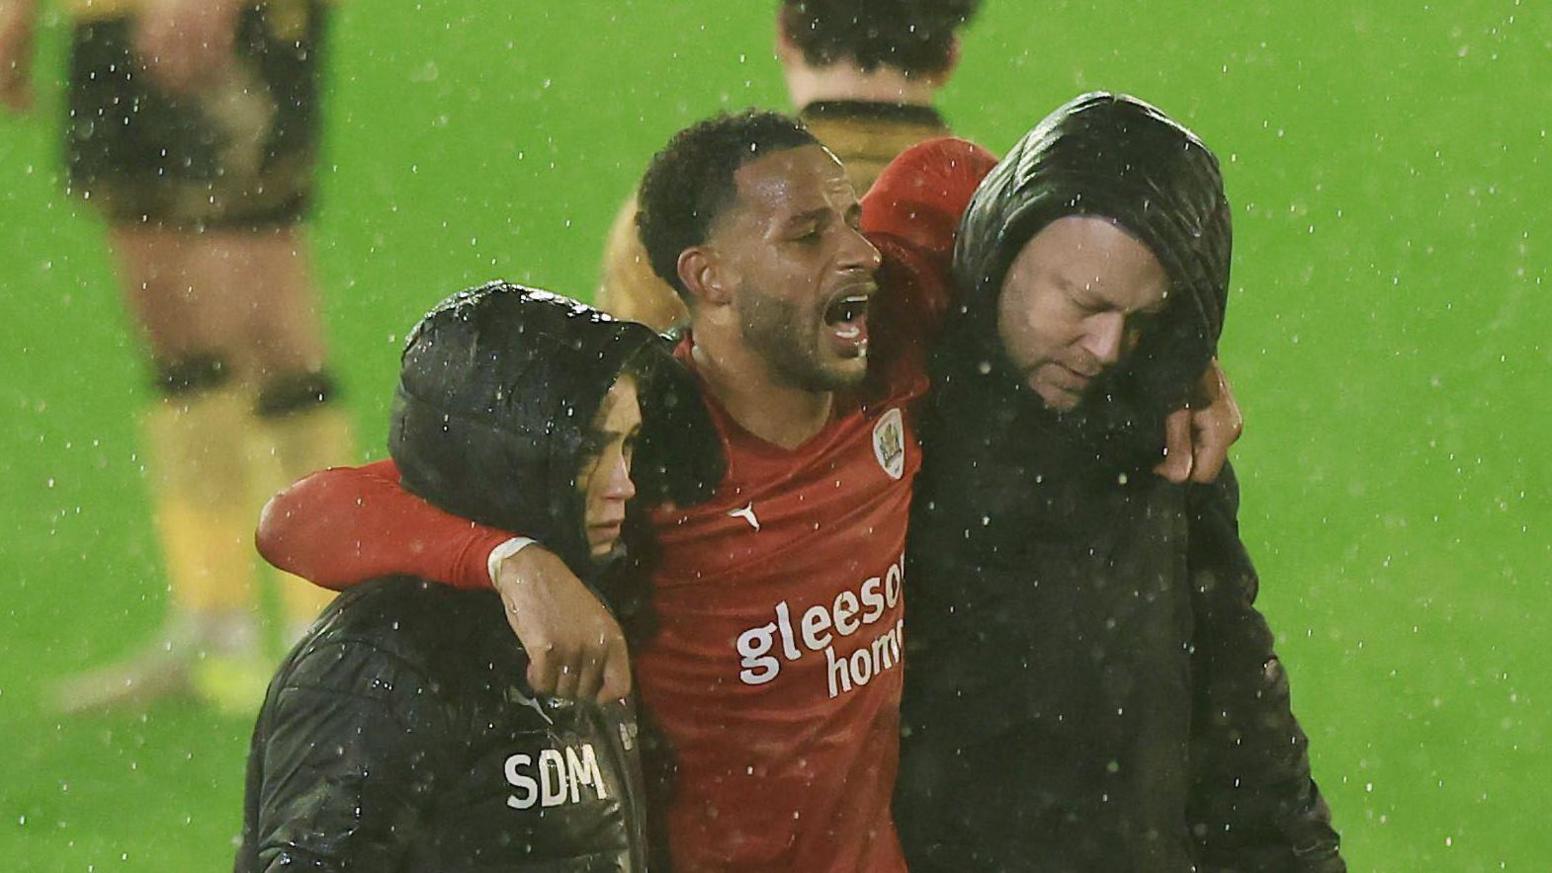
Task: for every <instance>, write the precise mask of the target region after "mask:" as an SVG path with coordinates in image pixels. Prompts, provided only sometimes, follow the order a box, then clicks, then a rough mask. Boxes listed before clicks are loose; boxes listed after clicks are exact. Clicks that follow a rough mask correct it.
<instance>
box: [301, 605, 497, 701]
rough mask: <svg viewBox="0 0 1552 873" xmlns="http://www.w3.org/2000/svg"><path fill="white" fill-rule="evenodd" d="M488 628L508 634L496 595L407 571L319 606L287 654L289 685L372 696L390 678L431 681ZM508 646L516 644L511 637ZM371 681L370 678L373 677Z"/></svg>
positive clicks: (388, 685)
mask: <svg viewBox="0 0 1552 873" xmlns="http://www.w3.org/2000/svg"><path fill="white" fill-rule="evenodd" d="M492 627H499V629H500V630H501V631H503V632H505V633H507V635H508V636H509V637H510V636H511V634H510V631H507V630H506V622H505V618H504V614H503V612H502V605H501V598H500V597H499V596H498V595H497V594H496V593H495V592H492V591H463V590H459V589H455V588H450V587H448V586H445V585H439V584H435V583H432V582H427V581H425V580H422V579H417V578H414V577H409V576H394V577H386V578H382V579H375V580H372V581H370V582H366V583H363V584H362V585H359V586H356V587H355V588H352V589H351V590H349V591H347V592H345V593H344V594H342V595H340V597H339V598H338V599H337V600H336V601H335V602H334V603H333V604H332V605H330V607H329V608H328V609H327V610H325V612H324V614H323V615H322V616H320V617H319V619H318V621H317V622H316V623H315V624H314V625H313V627H312V629H311V630H310V631H309V632H308V634H307V636H306V637H304V638H303V640H302V641H301V642H300V643H298V645H297V648H296V649H295V650H294V651H293V652H292V655H291V657H290V659H289V665H288V669H287V670H285V673H287V674H288V676H287V679H288V682H289V683H290V684H305V685H314V686H339V685H340V684H341V683H345V684H347V685H350V686H352V690H353V693H355V692H359V693H365V694H367V695H368V696H376V695H377V693H378V692H386V691H389V690H391V689H392V688H393V687H394V685H395V684H396V683H394V682H388V681H387V680H386V678H385V677H387V676H390V675H392V676H398V677H400V679H401V680H405V681H407V680H410V679H412V678H413V679H414V680H415V682H416V684H421V683H425V684H435V683H436V682H437V679H438V677H439V676H440V675H441V674H443V673H446V672H448V662H449V660H454V661H456V660H458V659H460V658H461V657H462V656H465V655H467V654H468V653H469V651H470V649H471V647H472V646H474V645H476V644H477V639H478V638H479V637H480V636H481V635H482V633H481V632H482V631H488V630H490V629H491V628H492ZM510 644H511V647H512V648H513V649H515V650H517V649H520V644H519V643H518V642H517V640H516V639H515V638H512V639H511V643H510ZM374 679H375V681H374Z"/></svg>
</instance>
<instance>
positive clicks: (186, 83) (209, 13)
mask: <svg viewBox="0 0 1552 873" xmlns="http://www.w3.org/2000/svg"><path fill="white" fill-rule="evenodd" d="M244 8H245V4H244V3H243V2H240V0H150V2H147V3H145V4H143V6H142V8H141V10H140V12H139V13H138V14H137V15H136V16H135V34H134V42H135V53H136V55H137V56H138V57H139V59H140V63H141V64H142V65H143V66H144V67H145V71H146V74H147V75H149V76H150V77H151V80H152V81H153V82H155V83H156V85H157V86H158V87H160V88H162V89H163V90H165V91H167V92H169V93H171V94H190V93H193V92H194V91H197V90H199V88H200V87H201V86H204V85H207V84H209V83H210V82H211V81H212V80H213V79H216V78H218V77H219V75H220V74H221V73H222V72H224V71H225V70H226V69H227V68H228V67H230V66H231V63H232V58H233V56H234V55H233V50H234V49H233V47H234V46H235V44H236V41H237V20H238V18H239V17H241V15H242V13H243V9H244Z"/></svg>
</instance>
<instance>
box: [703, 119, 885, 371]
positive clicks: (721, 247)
mask: <svg viewBox="0 0 1552 873" xmlns="http://www.w3.org/2000/svg"><path fill="white" fill-rule="evenodd" d="M733 178H734V182H735V184H736V185H737V190H738V194H737V199H736V201H735V203H734V204H733V205H732V206H731V207H729V208H728V209H726V210H725V211H724V212H723V213H722V215H721V216H719V217H718V219H717V221H716V223H715V224H714V225H713V227H712V231H711V234H710V238H709V239H708V240H707V243H708V245H709V247H710V248H711V249H713V250H714V251H715V252H716V254H717V258H718V261H719V264H720V266H721V267H722V268H723V269H725V270H727V271H728V273H727V275H728V276H729V279H730V285H731V288H732V294H733V299H732V305H733V308H734V312H735V314H736V316H737V317H738V319H739V323H740V328H741V330H742V335H743V339H744V341H745V342H747V343H748V344H749V346H750V347H751V348H752V349H753V350H754V351H755V352H756V353H757V354H758V355H759V356H760V357H761V358H762V359H763V360H764V361H765V362H766V364H767V365H768V366H769V368H770V371H771V373H772V375H773V376H775V377H776V378H777V379H779V380H780V381H781V382H782V383H784V384H786V385H789V386H791V387H795V388H801V389H803V390H808V391H831V390H836V389H840V388H845V387H849V386H853V385H856V384H857V383H858V382H860V381H861V380H862V378H863V377H864V376H865V375H866V372H867V353H868V321H867V309H868V299H869V298H870V297H871V296H872V295H873V293H874V291H876V290H877V285H876V284H875V283H874V273H875V272H876V271H877V270H878V265H879V254H878V250H877V249H875V248H873V246H872V244H871V243H869V242H868V241H867V240H866V239H865V238H864V237H863V236H862V234H861V232H860V231H858V229H857V224H858V220H859V219H860V217H861V212H862V209H861V206H860V205H859V204H858V203H857V195H856V193H855V192H854V191H853V190H852V187H851V183H850V182H849V181H847V179H846V173H845V172H844V171H843V170H842V168H841V164H840V162H839V161H837V160H836V159H835V156H834V155H832V154H830V152H829V151H827V150H825V149H824V148H823V147H822V146H818V145H813V146H802V147H799V148H792V149H785V150H783V151H779V152H775V153H773V154H769V155H764V156H762V157H759V158H756V159H754V160H752V161H750V162H749V163H747V164H745V165H744V166H742V167H740V168H739V169H738V171H737V172H736V173H735V174H734V177H733Z"/></svg>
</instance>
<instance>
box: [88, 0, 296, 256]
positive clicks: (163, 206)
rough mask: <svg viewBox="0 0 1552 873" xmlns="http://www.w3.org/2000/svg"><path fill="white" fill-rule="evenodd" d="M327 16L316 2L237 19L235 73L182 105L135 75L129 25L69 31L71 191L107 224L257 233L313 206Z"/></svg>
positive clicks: (124, 21) (273, 2) (118, 21)
mask: <svg viewBox="0 0 1552 873" xmlns="http://www.w3.org/2000/svg"><path fill="white" fill-rule="evenodd" d="M325 19H326V16H325V14H324V10H323V7H322V4H320V3H319V2H317V0H270V2H268V3H265V4H263V5H261V6H255V8H253V9H250V10H248V11H247V12H245V13H244V14H243V17H242V19H241V22H240V24H239V27H238V32H237V41H236V49H235V51H236V62H235V63H234V64H233V66H232V68H231V72H230V75H226V76H223V77H222V81H220V82H218V83H214V84H212V85H211V86H209V87H206V88H203V89H201V90H200V91H199V92H198V93H196V94H192V95H189V96H186V97H175V96H173V95H170V94H167V93H165V92H162V91H160V90H158V89H157V88H155V87H154V86H153V85H151V84H150V82H149V80H148V78H147V77H146V76H145V75H144V74H143V73H142V72H140V71H139V70H138V69H137V66H138V65H137V64H136V63H135V60H134V57H133V48H132V36H131V34H132V28H133V20H132V19H131V18H109V19H103V20H97V21H83V22H81V23H79V24H77V25H76V27H75V33H74V42H73V45H72V50H71V60H70V84H69V100H68V105H69V110H70V115H69V118H68V119H67V121H66V124H65V163H66V168H67V171H68V176H69V180H70V187H71V190H72V191H73V192H75V193H76V194H78V195H79V196H81V197H83V198H84V199H86V200H87V201H88V202H89V203H91V204H92V205H93V206H94V207H96V208H97V209H99V210H101V211H102V212H103V213H104V214H105V215H106V216H107V218H108V220H109V221H110V222H112V223H115V224H154V225H161V226H172V227H188V228H201V227H264V226H275V225H289V224H294V223H296V222H298V221H300V220H301V219H302V218H303V217H304V216H305V215H306V213H307V209H308V206H309V203H310V201H311V199H312V185H313V163H314V158H315V156H316V154H317V150H318V138H319V106H318V104H319V72H320V65H321V60H322V57H321V49H322V45H323V36H324V27H325V24H326V21H325Z"/></svg>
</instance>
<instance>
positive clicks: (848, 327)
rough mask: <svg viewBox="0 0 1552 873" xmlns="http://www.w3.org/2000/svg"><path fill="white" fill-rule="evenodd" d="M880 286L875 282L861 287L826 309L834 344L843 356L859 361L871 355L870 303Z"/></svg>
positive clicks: (845, 293)
mask: <svg viewBox="0 0 1552 873" xmlns="http://www.w3.org/2000/svg"><path fill="white" fill-rule="evenodd" d="M876 287H877V286H875V285H873V284H872V283H871V282H870V283H867V284H866V285H862V286H858V287H857V288H855V289H852V290H848V291H846V292H844V293H842V294H841V295H840V296H838V297H836V298H835V299H834V300H832V301H830V305H829V306H826V307H825V310H824V323H825V327H827V328H829V331H828V333H829V337H830V345H831V347H832V348H834V349H835V351H836V353H837V354H839V355H841V356H842V357H845V358H858V357H862V356H863V355H866V354H867V353H868V304H869V301H870V299H871V298H872V297H873V292H874V291H875V290H876Z"/></svg>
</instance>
